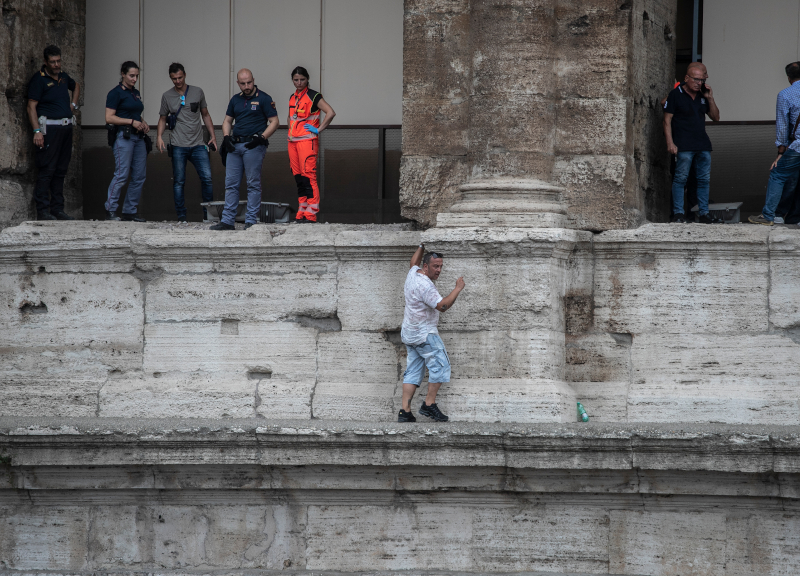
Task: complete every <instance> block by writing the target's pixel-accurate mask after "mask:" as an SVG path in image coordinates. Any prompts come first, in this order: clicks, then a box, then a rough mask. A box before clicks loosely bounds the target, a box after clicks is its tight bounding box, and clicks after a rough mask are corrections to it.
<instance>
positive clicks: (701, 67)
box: [686, 62, 708, 78]
mask: <svg viewBox="0 0 800 576" xmlns="http://www.w3.org/2000/svg"><path fill="white" fill-rule="evenodd" d="M695 71H696V72H697V73H698V75H699V76H702V77H703V78H708V68H706V65H705V64H703V63H702V62H692V63H691V64H689V67H688V68H686V75H687V76H691V75H692V72H695Z"/></svg>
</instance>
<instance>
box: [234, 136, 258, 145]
mask: <svg viewBox="0 0 800 576" xmlns="http://www.w3.org/2000/svg"><path fill="white" fill-rule="evenodd" d="M255 139H256V136H231V142H233V143H234V144H242V143H244V144H247V143H248V142H252V141H253V140H255Z"/></svg>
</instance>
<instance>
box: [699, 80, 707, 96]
mask: <svg viewBox="0 0 800 576" xmlns="http://www.w3.org/2000/svg"><path fill="white" fill-rule="evenodd" d="M700 92H702V93H703V96H705V95H707V94H708V88H706V81H705V80H703V83H702V84H701V85H700Z"/></svg>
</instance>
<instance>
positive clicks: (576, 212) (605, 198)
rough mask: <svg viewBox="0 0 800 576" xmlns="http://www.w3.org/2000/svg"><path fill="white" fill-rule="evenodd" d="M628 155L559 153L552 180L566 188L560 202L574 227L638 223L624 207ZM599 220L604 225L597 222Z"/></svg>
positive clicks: (587, 227)
mask: <svg viewBox="0 0 800 576" xmlns="http://www.w3.org/2000/svg"><path fill="white" fill-rule="evenodd" d="M628 177H630V176H629V168H628V158H626V157H625V156H621V155H614V156H559V157H558V158H557V159H556V162H555V166H554V168H553V179H554V181H555V182H556V183H557V184H558V185H559V186H563V187H564V188H566V189H567V192H566V193H565V194H564V201H565V202H566V203H567V206H568V211H567V214H568V216H569V218H570V220H571V222H574V225H575V227H577V228H583V229H590V230H603V229H613V228H629V227H631V226H635V225H638V224H639V223H640V222H641V217H640V216H639V215H638V214H637V213H635V212H630V211H628V210H625V206H624V203H625V181H626V178H628ZM601 222H603V223H605V224H601Z"/></svg>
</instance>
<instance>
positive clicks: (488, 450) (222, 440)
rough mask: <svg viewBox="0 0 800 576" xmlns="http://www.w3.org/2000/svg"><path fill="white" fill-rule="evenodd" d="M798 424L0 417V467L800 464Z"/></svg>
mask: <svg viewBox="0 0 800 576" xmlns="http://www.w3.org/2000/svg"><path fill="white" fill-rule="evenodd" d="M798 455H800V426H746V425H738V426H723V425H696V424H687V425H680V424H669V425H638V426H637V425H634V426H620V425H601V424H588V425H587V424H578V423H576V424H561V425H508V424H506V425H501V424H471V423H448V424H423V423H417V424H412V425H398V424H396V423H372V422H329V421H326V422H322V421H313V420H312V421H307V420H306V421H297V420H294V421H292V420H287V421H267V420H260V419H252V420H226V421H222V422H221V421H219V420H217V421H214V420H179V419H164V420H160V419H142V420H138V419H137V420H133V419H123V418H120V419H116V418H107V419H106V418H102V419H98V418H65V419H56V418H52V419H36V418H0V458H2V460H3V462H4V463H5V464H10V465H11V466H32V465H39V466H59V465H73V466H80V465H101V464H102V465H106V466H110V465H116V466H119V465H151V464H180V465H184V464H231V465H234V464H258V465H265V466H273V465H292V466H299V465H315V464H320V465H321V464H326V465H334V464H347V465H353V466H359V465H361V466H364V465H366V466H404V465H417V466H446V467H450V466H462V467H475V466H503V467H507V468H533V469H562V470H572V469H611V470H626V469H652V470H707V471H719V472H751V473H752V472H788V473H796V472H800V458H798Z"/></svg>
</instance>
